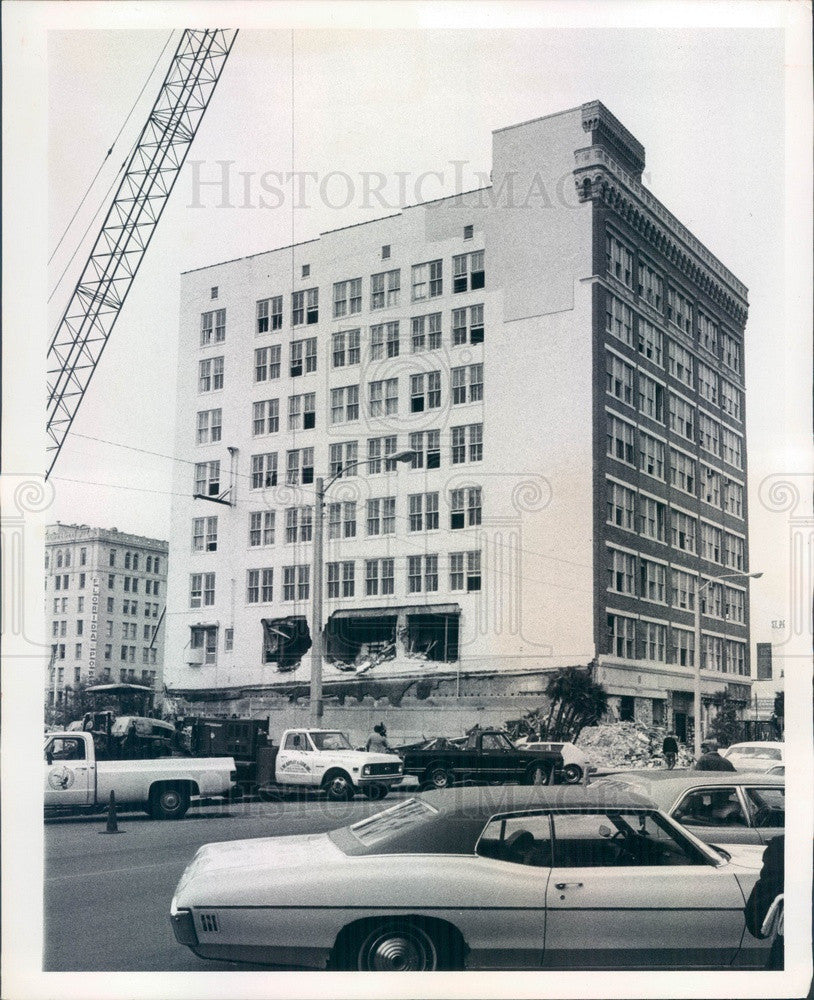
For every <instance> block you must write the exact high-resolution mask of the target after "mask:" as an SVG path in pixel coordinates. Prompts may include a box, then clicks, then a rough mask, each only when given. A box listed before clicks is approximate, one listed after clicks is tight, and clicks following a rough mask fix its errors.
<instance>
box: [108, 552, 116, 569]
mask: <svg viewBox="0 0 814 1000" xmlns="http://www.w3.org/2000/svg"><path fill="white" fill-rule="evenodd" d="M108 565H109V566H115V565H116V550H115V549H111V550H110V553H109V554H108Z"/></svg>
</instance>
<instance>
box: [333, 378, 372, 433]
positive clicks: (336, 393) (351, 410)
mask: <svg viewBox="0 0 814 1000" xmlns="http://www.w3.org/2000/svg"><path fill="white" fill-rule="evenodd" d="M379 384H381V383H379ZM358 419H359V386H358V385H344V386H339V387H338V388H336V389H331V423H332V424H346V423H350V422H352V421H354V420H358Z"/></svg>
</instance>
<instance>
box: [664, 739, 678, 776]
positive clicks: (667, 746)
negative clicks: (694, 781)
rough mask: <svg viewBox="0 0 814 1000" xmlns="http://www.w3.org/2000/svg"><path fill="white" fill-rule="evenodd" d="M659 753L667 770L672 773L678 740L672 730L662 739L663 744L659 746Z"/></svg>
mask: <svg viewBox="0 0 814 1000" xmlns="http://www.w3.org/2000/svg"><path fill="white" fill-rule="evenodd" d="M661 752H662V754H663V755H664V759H665V761H666V762H667V770H668V771H672V769H673V768H674V767H675V766H676V757H677V756H678V740H677V739H676V736H675V733H674V732H673V731H672V729H671V730H670V731H669V732H668V733H667V735H666V736H665V737H664V742H663V743H662V745H661Z"/></svg>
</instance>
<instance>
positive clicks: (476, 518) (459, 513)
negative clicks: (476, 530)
mask: <svg viewBox="0 0 814 1000" xmlns="http://www.w3.org/2000/svg"><path fill="white" fill-rule="evenodd" d="M481 518H482V494H481V487H480V486H468V487H465V488H463V489H457V490H451V491H450V520H449V526H450V528H452V529H458V528H464V527H469V528H471V527H474V526H476V525H478V524H480V523H481Z"/></svg>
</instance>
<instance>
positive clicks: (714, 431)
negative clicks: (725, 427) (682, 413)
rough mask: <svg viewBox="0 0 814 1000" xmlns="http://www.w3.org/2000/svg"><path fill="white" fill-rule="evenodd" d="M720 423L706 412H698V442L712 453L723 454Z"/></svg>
mask: <svg viewBox="0 0 814 1000" xmlns="http://www.w3.org/2000/svg"><path fill="white" fill-rule="evenodd" d="M720 432H721V429H720V425H719V424H718V422H717V420H713V419H712V417H709V416H707V414H706V413H699V414H698V443H699V444H700V445H701V447H702V448H703V449H704V451H708V452H709V453H710V454H711V455H720V454H721V441H720Z"/></svg>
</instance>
